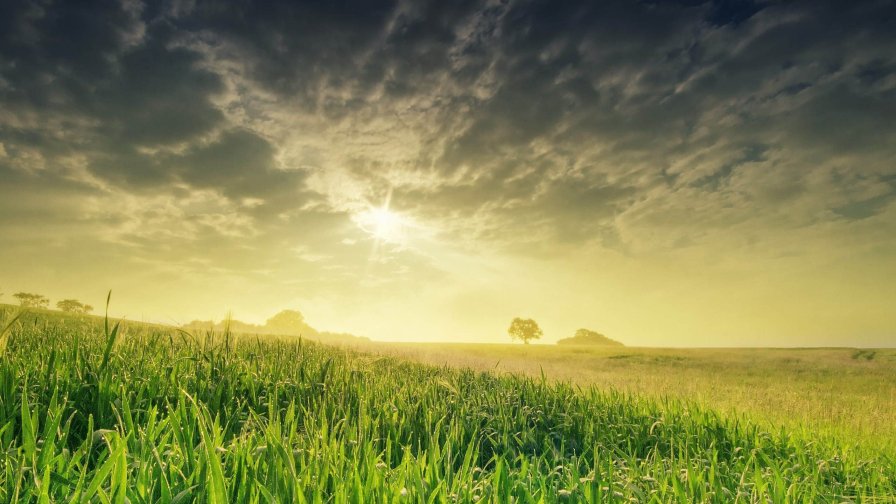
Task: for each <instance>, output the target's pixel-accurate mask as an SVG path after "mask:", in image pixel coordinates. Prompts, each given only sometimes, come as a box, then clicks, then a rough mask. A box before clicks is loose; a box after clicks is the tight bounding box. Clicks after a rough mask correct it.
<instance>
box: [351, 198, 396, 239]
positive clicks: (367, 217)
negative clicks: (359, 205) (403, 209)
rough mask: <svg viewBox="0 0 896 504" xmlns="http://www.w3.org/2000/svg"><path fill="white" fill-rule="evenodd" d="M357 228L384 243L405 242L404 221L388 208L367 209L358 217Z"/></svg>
mask: <svg viewBox="0 0 896 504" xmlns="http://www.w3.org/2000/svg"><path fill="white" fill-rule="evenodd" d="M357 221H358V227H360V228H361V229H362V230H363V231H365V232H366V233H368V234H369V235H370V236H372V237H373V238H375V239H376V240H377V241H381V242H386V243H402V242H403V241H404V240H405V228H406V227H407V223H406V221H405V219H404V218H403V217H402V216H401V215H399V214H398V213H396V212H393V211H391V210H389V208H388V207H385V206H384V207H373V208H369V209H367V210H365V211H363V212H361V213H360V214H359V215H358V219H357Z"/></svg>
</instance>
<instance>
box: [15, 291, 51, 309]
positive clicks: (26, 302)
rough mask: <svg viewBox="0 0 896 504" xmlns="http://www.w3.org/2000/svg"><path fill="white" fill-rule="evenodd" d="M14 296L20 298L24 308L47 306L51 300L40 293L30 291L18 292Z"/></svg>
mask: <svg viewBox="0 0 896 504" xmlns="http://www.w3.org/2000/svg"><path fill="white" fill-rule="evenodd" d="M12 297H14V298H16V299H18V300H19V304H20V305H22V307H23V308H46V307H48V306H50V300H49V299H47V298H45V297H44V296H41V295H40V294H31V293H30V292H16V293H15V294H13V295H12Z"/></svg>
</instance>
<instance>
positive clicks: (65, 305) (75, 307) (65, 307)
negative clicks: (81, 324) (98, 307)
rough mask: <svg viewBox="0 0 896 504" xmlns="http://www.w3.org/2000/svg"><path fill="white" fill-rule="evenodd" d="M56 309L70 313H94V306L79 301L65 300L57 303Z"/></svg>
mask: <svg viewBox="0 0 896 504" xmlns="http://www.w3.org/2000/svg"><path fill="white" fill-rule="evenodd" d="M56 308H59V309H60V310H62V311H64V312H69V313H90V312H91V311H93V307H92V306H90V305H89V304H84V303H82V302H80V301H78V300H77V299H63V300H62V301H59V302H58V303H56Z"/></svg>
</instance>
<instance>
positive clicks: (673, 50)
mask: <svg viewBox="0 0 896 504" xmlns="http://www.w3.org/2000/svg"><path fill="white" fill-rule="evenodd" d="M720 5H721V6H720ZM894 12H896V6H894V3H893V2H891V1H867V2H834V1H830V2H819V1H804V2H780V3H778V2H756V3H754V2H749V1H744V2H730V3H723V4H713V3H708V2H707V3H701V2H692V1H681V2H650V1H643V2H633V1H628V0H625V1H621V0H620V1H609V2H590V3H583V4H582V5H575V4H574V3H558V2H542V3H535V2H516V1H510V2H492V1H473V2H439V1H429V2H418V1H404V2H364V3H363V4H362V6H361V7H359V6H352V5H344V4H343V3H338V4H337V3H330V2H321V3H316V4H313V5H298V4H296V3H295V2H291V1H285V0H283V1H276V0H275V1H265V2H244V3H242V4H241V5H240V6H234V5H232V4H227V5H226V6H225V5H224V3H223V2H221V3H218V2H205V1H199V2H178V1H171V2H146V3H144V2H139V1H123V2H106V3H103V4H102V5H101V4H100V3H99V2H97V3H95V4H92V5H91V6H90V8H89V9H88V8H87V7H85V6H83V5H75V4H74V3H69V2H59V3H58V4H53V5H41V4H37V3H35V2H15V1H13V2H4V5H3V7H2V15H0V290H2V292H3V293H4V294H3V298H0V302H12V300H11V298H10V296H11V294H12V293H15V292H17V291H26V292H39V293H41V294H44V295H47V296H49V297H51V298H53V300H54V301H55V300H57V299H64V298H76V299H80V300H81V301H84V302H87V303H89V304H92V305H94V306H102V305H103V301H104V296H105V294H106V290H107V289H110V288H111V289H112V290H113V292H114V303H113V305H112V309H113V311H112V313H113V315H117V316H118V315H126V316H128V317H129V318H131V319H137V320H141V319H142V320H150V321H160V322H166V323H172V322H176V323H186V322H189V321H191V320H194V319H201V320H208V319H214V320H220V319H221V318H222V317H223V316H224V315H225V312H226V311H227V310H232V311H233V314H234V317H236V318H238V319H239V320H243V321H246V322H253V323H258V324H261V323H263V322H264V321H265V320H266V319H267V318H268V317H270V316H271V315H273V314H274V313H276V312H277V311H279V310H282V309H296V308H298V309H300V310H301V311H302V312H303V313H304V314H305V315H306V316H307V319H308V323H309V324H310V325H311V326H313V327H315V328H319V329H321V330H327V331H335V332H349V333H354V334H362V335H366V336H369V337H371V338H374V339H382V340H404V341H421V340H429V341H442V340H451V341H506V340H507V335H506V330H507V325H508V323H509V321H510V320H511V319H512V318H513V317H517V316H522V317H531V318H533V319H536V320H537V321H538V323H539V324H540V325H541V327H542V328H543V329H544V333H545V338H544V340H543V341H546V342H553V341H556V340H557V339H560V338H565V337H569V336H572V335H573V333H574V332H575V330H577V329H579V328H593V329H594V330H597V331H600V332H601V333H604V334H606V335H607V336H609V337H611V338H613V339H616V340H619V341H622V342H624V343H625V344H627V345H650V346H715V345H721V346H753V345H756V346H815V345H822V346H828V345H848V346H893V345H894V344H896V310H893V309H892V307H893V306H894V305H896V282H893V279H894V278H896V204H894V200H896V162H894V160H896V128H894V126H893V125H894V124H896V37H894V33H896V15H894Z"/></svg>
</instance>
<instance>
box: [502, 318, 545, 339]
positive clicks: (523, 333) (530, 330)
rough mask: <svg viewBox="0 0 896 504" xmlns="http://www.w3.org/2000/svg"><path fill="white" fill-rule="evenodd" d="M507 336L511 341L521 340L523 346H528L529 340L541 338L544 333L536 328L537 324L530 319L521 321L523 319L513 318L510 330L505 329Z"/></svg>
mask: <svg viewBox="0 0 896 504" xmlns="http://www.w3.org/2000/svg"><path fill="white" fill-rule="evenodd" d="M507 334H509V335H510V337H511V339H518V340H521V341H522V342H523V343H525V344H527V345H528V344H529V340H534V339H538V338H540V337H542V336H543V335H544V333H543V332H542V331H541V328H540V327H538V323H537V322H535V321H534V320H532V319H523V318H519V317H517V318H515V319H513V321H512V322H511V323H510V328H509V329H507Z"/></svg>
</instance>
